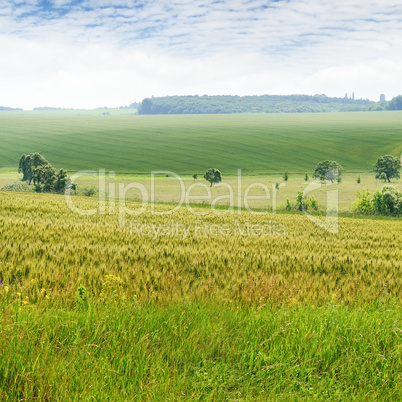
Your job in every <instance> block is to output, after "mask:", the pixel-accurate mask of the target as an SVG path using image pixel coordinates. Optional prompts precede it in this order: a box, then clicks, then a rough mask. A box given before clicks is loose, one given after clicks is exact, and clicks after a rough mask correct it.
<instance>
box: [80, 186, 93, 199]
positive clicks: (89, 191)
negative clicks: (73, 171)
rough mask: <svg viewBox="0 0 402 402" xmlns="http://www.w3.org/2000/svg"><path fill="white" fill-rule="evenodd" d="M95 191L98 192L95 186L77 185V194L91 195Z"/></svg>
mask: <svg viewBox="0 0 402 402" xmlns="http://www.w3.org/2000/svg"><path fill="white" fill-rule="evenodd" d="M97 193H98V190H97V189H96V187H95V186H84V187H79V188H78V190H77V195H81V196H84V197H93V196H94V195H96V194H97Z"/></svg>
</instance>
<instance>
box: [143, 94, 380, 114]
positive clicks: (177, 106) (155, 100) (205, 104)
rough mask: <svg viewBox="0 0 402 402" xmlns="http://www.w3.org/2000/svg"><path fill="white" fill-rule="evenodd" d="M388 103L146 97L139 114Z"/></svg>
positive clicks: (331, 108) (274, 97)
mask: <svg viewBox="0 0 402 402" xmlns="http://www.w3.org/2000/svg"><path fill="white" fill-rule="evenodd" d="M386 107H387V102H385V101H384V102H373V101H370V100H369V99H354V95H353V96H352V97H348V96H347V95H345V97H344V98H331V97H328V96H326V95H262V96H231V95H217V96H208V95H203V96H198V95H195V96H166V97H152V98H145V99H144V100H143V101H142V102H141V104H140V105H139V107H138V113H139V114H212V113H307V112H309V113H314V112H346V111H366V110H385V109H386Z"/></svg>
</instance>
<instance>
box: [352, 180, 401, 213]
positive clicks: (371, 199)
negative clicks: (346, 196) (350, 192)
mask: <svg viewBox="0 0 402 402" xmlns="http://www.w3.org/2000/svg"><path fill="white" fill-rule="evenodd" d="M356 195H357V201H356V202H355V211H356V212H359V213H361V214H370V213H376V214H380V215H399V214H402V192H401V191H398V189H397V188H396V187H395V186H384V187H383V188H382V189H381V190H377V191H375V192H374V194H373V195H371V194H370V192H369V191H368V190H366V191H362V192H360V191H358V192H357V193H356Z"/></svg>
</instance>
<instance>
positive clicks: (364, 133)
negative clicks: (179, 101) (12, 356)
mask: <svg viewBox="0 0 402 402" xmlns="http://www.w3.org/2000/svg"><path fill="white" fill-rule="evenodd" d="M401 124H402V113H400V112H386V113H385V112H384V113H376V112H372V113H322V114H272V115H271V114H244V115H243V114H242V115H191V116H127V115H126V116H124V115H121V116H120V115H119V116H117V115H110V116H101V115H82V116H78V115H73V114H70V113H60V112H59V113H56V112H55V113H35V112H31V113H28V112H25V113H17V112H16V114H11V113H3V114H0V142H1V149H0V169H3V170H7V169H10V168H14V169H15V168H16V166H17V164H18V160H19V158H20V156H21V155H22V154H23V153H31V152H41V153H42V154H43V155H44V156H45V157H46V158H47V159H48V160H49V161H50V162H51V163H52V164H53V165H54V166H56V167H63V168H66V169H68V170H69V171H77V170H87V169H91V170H98V169H99V168H105V169H107V170H114V171H116V172H119V173H148V174H149V173H150V172H151V171H152V170H162V169H164V170H170V171H174V172H175V173H178V174H192V173H199V174H201V173H203V172H204V171H205V169H206V168H208V167H211V166H213V167H217V168H219V169H220V170H221V171H222V173H223V175H228V174H235V173H236V171H237V169H238V168H242V169H243V172H244V174H249V175H254V174H263V173H268V172H270V173H275V172H277V173H279V172H283V171H285V170H286V171H289V172H300V173H304V172H306V171H307V172H309V173H311V172H312V171H313V169H314V167H315V165H316V164H317V162H319V161H321V160H324V159H334V160H337V161H338V162H339V163H340V164H341V165H343V167H344V168H345V169H346V171H349V172H364V171H368V170H370V169H371V168H372V165H373V163H374V162H375V160H376V158H377V157H378V156H380V155H383V154H387V153H391V154H394V155H399V154H400V153H401V152H402V131H401V130H400V127H401Z"/></svg>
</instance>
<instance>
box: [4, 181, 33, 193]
mask: <svg viewBox="0 0 402 402" xmlns="http://www.w3.org/2000/svg"><path fill="white" fill-rule="evenodd" d="M0 191H18V192H31V191H32V188H31V187H29V186H28V184H26V183H8V184H5V185H4V186H3V187H2V188H1V189H0Z"/></svg>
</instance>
